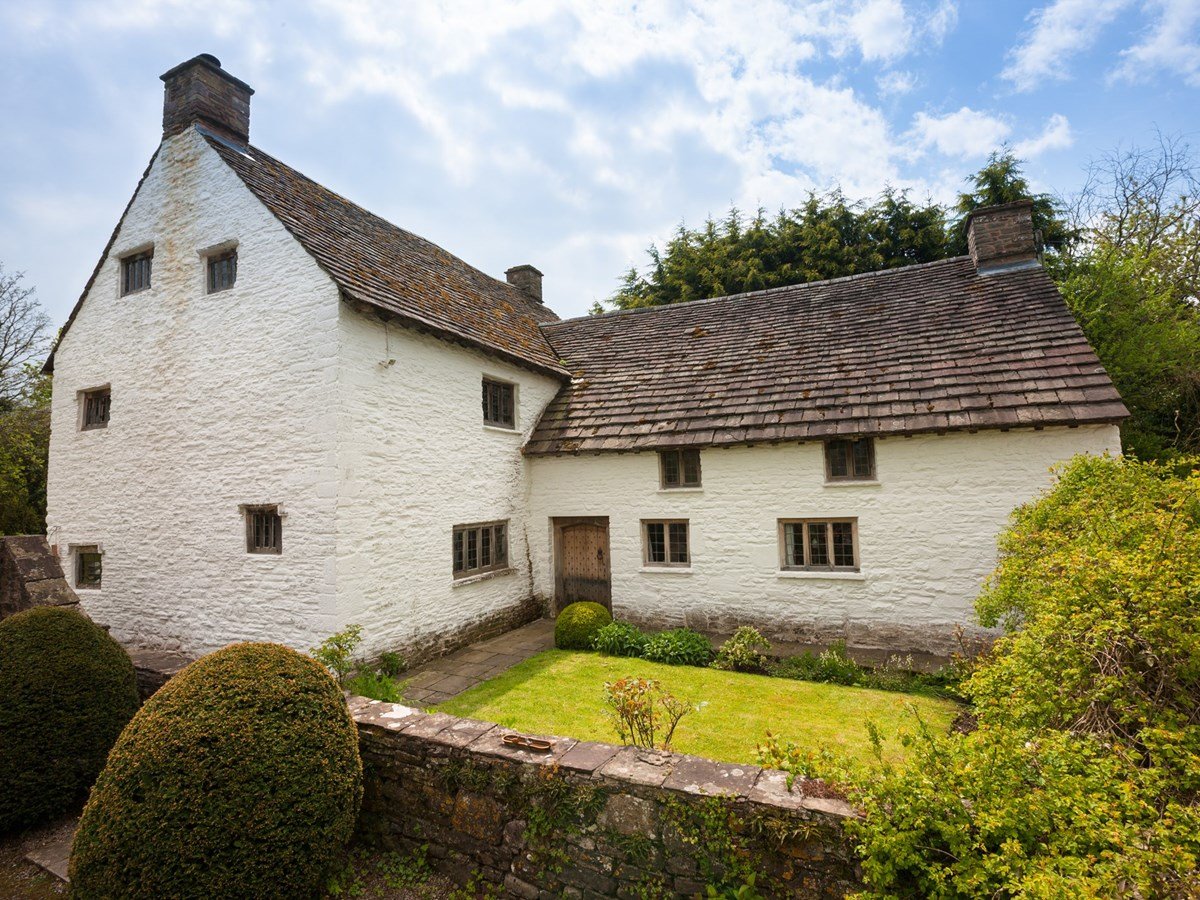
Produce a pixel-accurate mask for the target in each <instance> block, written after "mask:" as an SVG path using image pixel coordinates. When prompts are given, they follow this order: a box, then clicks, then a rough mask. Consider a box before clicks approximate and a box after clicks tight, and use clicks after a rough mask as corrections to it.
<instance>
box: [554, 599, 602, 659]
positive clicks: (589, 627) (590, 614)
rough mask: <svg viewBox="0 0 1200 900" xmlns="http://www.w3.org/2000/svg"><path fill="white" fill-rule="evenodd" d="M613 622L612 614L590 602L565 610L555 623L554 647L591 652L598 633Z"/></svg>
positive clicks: (567, 607)
mask: <svg viewBox="0 0 1200 900" xmlns="http://www.w3.org/2000/svg"><path fill="white" fill-rule="evenodd" d="M610 622H612V613H610V612H609V611H608V610H607V609H605V608H604V607H603V606H601V605H600V604H599V603H593V602H592V601H590V600H584V601H582V602H579V603H571V604H568V605H567V606H566V607H564V608H563V610H562V612H560V613H559V614H558V619H557V620H556V621H555V623H554V646H555V647H557V648H558V649H559V650H591V649H592V639H593V638H594V637H595V636H596V632H597V631H599V630H600V629H601V628H603V627H604V626H605V625H607V624H609V623H610Z"/></svg>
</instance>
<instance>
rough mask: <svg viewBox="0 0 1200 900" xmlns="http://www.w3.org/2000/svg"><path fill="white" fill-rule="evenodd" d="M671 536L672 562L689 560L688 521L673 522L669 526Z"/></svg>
mask: <svg viewBox="0 0 1200 900" xmlns="http://www.w3.org/2000/svg"><path fill="white" fill-rule="evenodd" d="M668 532H669V534H670V538H671V547H670V550H671V562H673V563H685V562H687V561H688V527H687V522H672V523H670V525H669V526H668Z"/></svg>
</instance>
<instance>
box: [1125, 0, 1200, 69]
mask: <svg viewBox="0 0 1200 900" xmlns="http://www.w3.org/2000/svg"><path fill="white" fill-rule="evenodd" d="M1146 7H1147V8H1148V9H1157V11H1158V13H1159V17H1158V21H1157V22H1155V24H1154V26H1153V27H1152V28H1151V29H1150V30H1149V33H1148V34H1147V35H1146V37H1145V38H1144V39H1143V40H1142V41H1140V42H1139V43H1137V44H1134V45H1133V46H1132V47H1130V48H1128V49H1127V50H1123V51H1121V63H1120V65H1119V66H1118V67H1117V68H1116V70H1115V71H1114V72H1113V76H1112V77H1113V78H1114V79H1121V80H1126V81H1145V80H1147V79H1148V78H1149V76H1150V75H1151V74H1152V73H1154V72H1157V71H1160V70H1161V71H1166V72H1169V73H1172V74H1176V75H1179V76H1180V77H1182V78H1183V80H1184V81H1185V82H1186V83H1187V84H1189V85H1191V86H1192V87H1200V38H1198V36H1197V31H1200V2H1197V0H1156V2H1150V3H1147V4H1146Z"/></svg>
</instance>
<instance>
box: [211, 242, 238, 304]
mask: <svg viewBox="0 0 1200 900" xmlns="http://www.w3.org/2000/svg"><path fill="white" fill-rule="evenodd" d="M236 280H237V251H236V250H231V251H230V252H228V253H222V254H220V255H218V256H210V257H209V258H208V292H209V293H210V294H213V293H216V292H217V291H224V290H226V289H228V288H231V287H233V284H234V282H235V281H236Z"/></svg>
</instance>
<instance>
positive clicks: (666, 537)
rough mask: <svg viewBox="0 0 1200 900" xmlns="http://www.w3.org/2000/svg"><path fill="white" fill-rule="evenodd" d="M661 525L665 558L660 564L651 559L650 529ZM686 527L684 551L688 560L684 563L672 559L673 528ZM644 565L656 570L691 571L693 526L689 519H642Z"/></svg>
mask: <svg viewBox="0 0 1200 900" xmlns="http://www.w3.org/2000/svg"><path fill="white" fill-rule="evenodd" d="M653 525H661V526H662V528H663V556H664V559H663V560H662V561H661V562H660V561H658V560H653V559H651V558H650V527H651V526H653ZM672 525H682V526H683V527H684V541H685V544H684V549H685V551H686V554H687V558H686V559H685V560H683V561H679V560H673V559H672V558H671V556H672V553H671V526H672ZM642 565H643V566H645V567H647V568H656V569H690V568H691V567H692V526H691V521H690V520H689V519H642Z"/></svg>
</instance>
